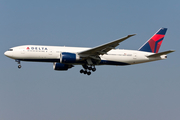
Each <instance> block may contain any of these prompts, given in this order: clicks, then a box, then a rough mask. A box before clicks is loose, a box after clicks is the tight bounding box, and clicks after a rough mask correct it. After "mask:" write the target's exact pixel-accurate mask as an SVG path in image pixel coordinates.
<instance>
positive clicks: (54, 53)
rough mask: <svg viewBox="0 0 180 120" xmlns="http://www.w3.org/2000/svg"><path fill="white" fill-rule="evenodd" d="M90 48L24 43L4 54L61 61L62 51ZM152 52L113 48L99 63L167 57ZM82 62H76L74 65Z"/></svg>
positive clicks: (134, 62) (119, 63)
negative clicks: (156, 55) (155, 55)
mask: <svg viewBox="0 0 180 120" xmlns="http://www.w3.org/2000/svg"><path fill="white" fill-rule="evenodd" d="M88 49H90V48H83V47H65V46H64V47H63V46H62V47H60V46H42V45H23V46H17V47H13V48H10V49H9V51H6V52H5V53H4V54H5V55H6V56H8V57H10V58H12V59H17V60H21V61H37V62H59V60H60V53H62V52H68V53H75V54H78V53H79V52H81V51H85V50H88ZM152 54H154V53H151V52H143V51H137V50H123V49H112V50H111V51H109V52H107V54H104V55H100V56H99V57H100V58H101V62H100V64H99V65H131V64H138V63H144V62H150V61H155V60H161V59H165V58H166V55H162V56H160V57H153V58H152V57H151V58H149V57H147V56H148V55H152ZM77 64H81V63H80V62H78V61H77V62H75V63H73V65H77Z"/></svg>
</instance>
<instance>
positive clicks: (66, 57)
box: [60, 52, 80, 63]
mask: <svg viewBox="0 0 180 120" xmlns="http://www.w3.org/2000/svg"><path fill="white" fill-rule="evenodd" d="M79 59H80V57H79V55H77V54H75V53H69V52H62V53H61V54H60V63H75V62H76V61H77V60H79Z"/></svg>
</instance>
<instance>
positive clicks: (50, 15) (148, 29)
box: [0, 0, 180, 120]
mask: <svg viewBox="0 0 180 120" xmlns="http://www.w3.org/2000/svg"><path fill="white" fill-rule="evenodd" d="M179 6H180V1H179V0H172V1H163V2H162V1H160V0H156V1H155V0H151V1H142V0H137V1H134V0H129V1H127V0H126V1H125V0H123V1H116V0H113V1H107V0H98V1H83V0H78V1H72V0H67V1H56V0H54V1H47V0H39V1H35V0H31V1H24V0H16V1H13V0H9V1H7V0H1V3H0V20H1V22H0V33H1V34H0V39H1V40H0V49H1V54H0V59H1V62H0V65H1V68H0V119H1V120H12V119H13V120H25V119H26V120H32V119H33V120H39V119H41V120H49V119H51V120H72V119H73V120H92V119H93V120H109V119H111V120H119V119H121V120H129V119H133V120H152V119H159V120H169V119H173V120H179V118H180V115H179V112H180V104H179V101H180V94H179V91H180V80H179V78H180V74H179V68H180V65H179V61H180V57H179V50H180V49H179V44H180V42H179V27H180V25H179V21H180V16H179V13H180V12H179V11H180V8H179ZM161 27H167V28H168V31H167V33H166V36H165V39H164V41H163V43H162V46H161V48H160V51H165V50H169V49H173V50H176V52H175V53H172V54H169V55H168V59H167V60H162V61H156V62H151V63H145V64H139V65H132V66H122V67H121V66H119V67H117V66H97V71H96V72H95V73H93V74H92V75H91V76H87V75H82V74H80V73H79V70H80V69H81V66H76V67H74V68H72V69H70V70H68V71H66V72H59V71H54V70H53V67H52V66H53V64H52V63H35V62H22V69H20V70H19V69H18V68H17V63H16V62H15V61H14V60H12V59H9V58H7V57H5V56H4V52H5V51H6V50H7V49H9V48H10V47H14V46H18V45H27V44H35V45H36V44H37V45H56V46H64V45H65V46H77V47H95V46H97V45H101V44H103V43H106V42H109V41H112V40H115V39H118V38H121V37H124V36H126V35H128V34H134V33H136V34H137V35H136V36H134V37H132V38H130V39H128V40H126V41H124V42H123V43H121V44H120V45H119V46H118V47H117V48H121V49H133V50H136V49H138V48H139V47H140V46H141V45H142V44H143V43H144V42H146V41H147V40H148V39H149V38H150V37H151V36H152V35H153V34H154V33H155V32H156V31H157V30H158V29H159V28H161Z"/></svg>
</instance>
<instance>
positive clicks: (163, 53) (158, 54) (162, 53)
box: [147, 50, 175, 57]
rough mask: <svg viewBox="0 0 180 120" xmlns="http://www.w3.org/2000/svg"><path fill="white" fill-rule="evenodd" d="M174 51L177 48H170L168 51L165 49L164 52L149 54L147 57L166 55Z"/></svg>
mask: <svg viewBox="0 0 180 120" xmlns="http://www.w3.org/2000/svg"><path fill="white" fill-rule="evenodd" d="M172 52H175V50H168V51H164V52H160V53H155V54H152V55H148V56H147V57H159V56H161V55H166V54H169V53H172Z"/></svg>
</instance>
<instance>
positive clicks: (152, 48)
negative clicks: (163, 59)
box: [139, 28, 167, 53]
mask: <svg viewBox="0 0 180 120" xmlns="http://www.w3.org/2000/svg"><path fill="white" fill-rule="evenodd" d="M166 31H167V28H161V29H159V30H158V31H157V32H156V33H155V34H154V35H153V36H152V37H151V38H150V39H149V40H148V41H147V42H146V43H145V44H144V45H143V46H142V47H141V48H140V49H139V50H140V51H146V52H153V53H158V51H159V48H160V47H161V44H162V41H163V39H164V36H165V34H166Z"/></svg>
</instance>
